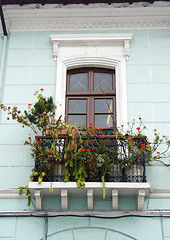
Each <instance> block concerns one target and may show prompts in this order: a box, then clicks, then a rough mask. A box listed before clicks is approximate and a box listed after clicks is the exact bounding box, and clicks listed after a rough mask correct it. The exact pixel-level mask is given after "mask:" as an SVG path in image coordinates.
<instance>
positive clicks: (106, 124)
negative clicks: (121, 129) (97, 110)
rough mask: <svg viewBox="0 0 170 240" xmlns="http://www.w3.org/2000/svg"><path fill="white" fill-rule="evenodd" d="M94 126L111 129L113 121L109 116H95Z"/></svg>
mask: <svg viewBox="0 0 170 240" xmlns="http://www.w3.org/2000/svg"><path fill="white" fill-rule="evenodd" d="M95 126H96V127H102V128H112V127H113V119H112V116H111V114H102V115H101V114H97V115H95Z"/></svg>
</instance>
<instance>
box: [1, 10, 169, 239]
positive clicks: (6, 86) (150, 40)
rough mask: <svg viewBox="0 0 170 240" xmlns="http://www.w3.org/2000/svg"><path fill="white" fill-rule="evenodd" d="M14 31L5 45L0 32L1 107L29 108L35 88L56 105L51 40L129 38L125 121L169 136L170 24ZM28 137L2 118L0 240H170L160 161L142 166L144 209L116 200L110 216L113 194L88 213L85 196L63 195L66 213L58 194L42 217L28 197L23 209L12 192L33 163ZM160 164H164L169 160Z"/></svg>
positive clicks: (165, 171)
mask: <svg viewBox="0 0 170 240" xmlns="http://www.w3.org/2000/svg"><path fill="white" fill-rule="evenodd" d="M8 8H9V7H8ZM8 8H7V10H8ZM165 8H166V9H167V10H168V9H169V8H168V7H165ZM165 8H164V9H165ZM7 10H6V11H7ZM9 12H10V11H9ZM49 12H50V11H49ZM167 17H168V16H167ZM155 18H156V17H155ZM11 19H12V17H11ZM8 20H9V17H8V19H7V23H8ZM146 21H147V20H146ZM148 21H149V20H148ZM155 21H156V20H155ZM9 22H10V21H9ZM14 25H15V24H14ZM14 25H9V28H10V27H11V29H9V30H10V33H9V35H8V37H5V39H6V40H4V36H3V34H2V33H1V34H0V63H1V68H2V67H3V69H1V75H0V76H1V79H0V80H1V83H0V84H1V85H0V86H1V96H0V100H1V103H3V104H5V105H9V106H13V105H15V106H17V107H18V108H19V109H20V110H24V109H27V106H28V104H30V103H31V104H32V103H34V102H35V97H34V95H33V94H34V92H35V91H36V90H39V89H40V88H44V95H45V96H53V97H54V99H56V83H57V81H59V79H57V61H54V59H53V44H52V42H51V40H50V35H51V34H55V35H57V34H60V35H61V34H63V35H67V36H68V35H69V34H82V36H83V34H92V35H93V34H94V33H98V34H99V33H100V34H105V35H106V36H107V34H108V35H109V34H119V33H120V34H122V33H123V34H127V33H131V34H133V37H132V40H131V42H130V45H129V59H128V61H126V83H127V85H126V88H127V118H128V119H127V120H128V121H132V119H138V117H142V119H143V121H144V123H146V125H147V129H146V132H147V134H148V135H149V136H150V138H152V134H153V129H155V128H156V129H158V131H159V132H160V133H161V135H166V136H170V128H169V124H170V112H169V108H170V94H169V86H170V24H169V25H168V26H167V25H166V27H164V26H159V25H157V26H156V25H155V26H153V25H151V24H150V25H149V26H146V27H142V28H141V27H139V28H137V27H134V28H133V27H130V28H128V27H123V28H122V29H114V28H110V29H106V28H105V29H100V28H97V27H96V29H90V28H89V29H86V28H85V27H84V28H82V29H80V28H78V29H76V30H73V29H71V28H70V29H66V30H64V29H57V30H55V27H54V29H53V30H51V29H49V30H48V29H46V30H45V29H41V27H40V31H38V30H37V29H33V27H32V29H31V27H30V29H27V30H24V29H23V28H22V27H21V26H20V29H18V30H17V29H15V26H14ZM35 28H36V27H35ZM46 28H48V27H47V26H46ZM4 41H6V43H5V44H4ZM113 54H114V53H113ZM29 133H31V132H30V131H29V130H28V129H26V128H22V127H21V126H20V125H19V124H17V123H16V122H14V121H12V120H7V115H6V113H5V112H2V111H1V112H0V179H1V180H0V223H1V224H0V239H6V240H7V239H16V240H20V239H26V240H27V239H33V240H38V239H39V240H40V239H44V240H45V239H49V240H52V239H60V240H62V239H63V240H64V239H69V240H73V239H74V240H78V239H80V238H81V239H82V240H84V239H94V238H96V239H101V240H110V239H116V240H126V239H127V240H128V239H138V240H148V239H152V240H168V239H170V230H169V225H170V218H169V216H170V182H169V178H170V169H169V167H166V166H164V165H163V164H160V163H155V162H153V163H152V165H151V166H147V173H146V175H147V182H148V183H150V193H149V194H148V195H147V197H145V201H144V209H143V210H142V211H137V210H136V204H137V199H136V196H131V197H121V196H120V197H119V202H118V210H116V211H114V210H112V200H111V196H106V199H105V200H103V199H102V196H101V198H98V197H97V198H94V210H93V211H88V210H87V197H69V202H68V211H64V212H63V211H62V210H61V197H60V196H44V198H43V207H42V209H43V210H42V211H36V209H35V204H36V203H35V199H34V198H33V199H32V203H31V206H30V207H28V206H27V199H26V196H25V195H24V194H23V195H21V196H19V195H18V190H17V188H18V187H19V186H25V185H27V184H28V182H29V175H30V173H31V169H32V167H33V165H34V163H33V160H32V158H31V155H30V149H29V146H26V145H24V141H25V139H27V138H28V134H29ZM164 161H165V162H166V163H168V164H169V158H167V159H165V160H164ZM35 212H36V213H35ZM8 213H9V215H10V216H8ZM29 213H30V215H31V214H33V216H28V215H29ZM51 213H53V214H54V215H53V216H51V215H50V214H51ZM27 214H28V215H27ZM38 214H39V216H38ZM60 215H65V216H60ZM69 215H70V216H69ZM92 215H94V216H92ZM133 215H136V216H133Z"/></svg>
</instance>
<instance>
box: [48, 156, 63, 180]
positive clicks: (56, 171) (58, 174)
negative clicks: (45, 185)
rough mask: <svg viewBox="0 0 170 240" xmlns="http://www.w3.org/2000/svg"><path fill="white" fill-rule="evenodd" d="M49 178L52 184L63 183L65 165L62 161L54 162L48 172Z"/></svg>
mask: <svg viewBox="0 0 170 240" xmlns="http://www.w3.org/2000/svg"><path fill="white" fill-rule="evenodd" d="M50 175H51V178H52V179H53V181H54V182H64V176H65V165H64V163H63V162H62V161H58V162H56V164H54V165H53V166H52V167H51V170H50Z"/></svg>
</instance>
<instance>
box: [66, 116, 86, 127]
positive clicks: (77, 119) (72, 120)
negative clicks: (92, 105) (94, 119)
mask: <svg viewBox="0 0 170 240" xmlns="http://www.w3.org/2000/svg"><path fill="white" fill-rule="evenodd" d="M68 119H69V120H68V124H69V125H73V124H75V125H76V127H79V126H83V124H86V115H68Z"/></svg>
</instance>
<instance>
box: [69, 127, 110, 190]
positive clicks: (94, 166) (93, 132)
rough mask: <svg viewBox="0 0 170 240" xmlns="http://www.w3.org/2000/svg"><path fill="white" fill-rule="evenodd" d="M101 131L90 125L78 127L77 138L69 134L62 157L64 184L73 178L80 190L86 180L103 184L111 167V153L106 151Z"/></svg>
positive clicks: (105, 140)
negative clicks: (64, 169) (63, 162)
mask: <svg viewBox="0 0 170 240" xmlns="http://www.w3.org/2000/svg"><path fill="white" fill-rule="evenodd" d="M102 130H103V129H102V128H100V129H98V128H96V127H95V126H93V125H92V124H90V126H89V127H88V128H85V127H83V128H82V127H81V126H80V127H79V128H78V130H77V131H78V132H79V134H78V136H77V137H76V136H75V135H74V134H69V136H70V141H69V144H68V146H67V148H66V150H65V155H64V158H65V167H66V174H65V181H66V182H68V181H71V180H72V178H73V179H75V181H76V182H77V186H78V187H81V188H85V181H86V180H88V181H91V182H98V181H102V182H103V183H104V180H105V176H106V174H109V171H110V168H111V166H112V165H113V151H111V150H108V148H107V144H106V142H107V139H104V136H103V131H102ZM103 186H104V184H103Z"/></svg>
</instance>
